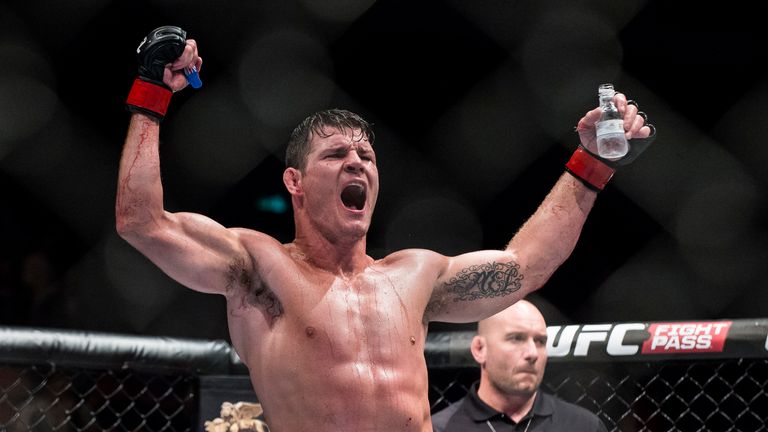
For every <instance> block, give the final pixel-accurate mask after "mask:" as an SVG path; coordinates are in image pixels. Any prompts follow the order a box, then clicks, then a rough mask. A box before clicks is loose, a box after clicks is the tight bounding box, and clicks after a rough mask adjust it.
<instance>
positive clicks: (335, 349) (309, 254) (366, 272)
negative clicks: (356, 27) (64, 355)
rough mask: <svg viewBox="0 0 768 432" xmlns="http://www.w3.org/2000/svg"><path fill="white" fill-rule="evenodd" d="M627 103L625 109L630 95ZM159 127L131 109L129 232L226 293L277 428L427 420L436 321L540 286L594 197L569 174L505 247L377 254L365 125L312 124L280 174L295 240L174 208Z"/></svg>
mask: <svg viewBox="0 0 768 432" xmlns="http://www.w3.org/2000/svg"><path fill="white" fill-rule="evenodd" d="M190 42H191V43H190ZM187 43H188V46H187V49H186V50H185V53H184V54H183V55H182V57H180V59H179V60H177V61H176V62H174V64H173V65H172V66H170V67H169V69H170V70H171V71H172V73H171V76H170V77H169V78H168V79H167V80H166V83H167V84H168V85H169V86H170V87H171V88H172V89H173V90H180V89H181V88H183V86H184V85H186V83H185V81H184V80H183V79H177V78H180V74H181V72H180V71H181V69H182V68H183V67H184V66H186V65H188V64H193V63H194V64H196V65H198V69H199V65H200V63H201V60H200V59H199V57H198V56H197V49H196V45H194V41H191V40H188V41H187ZM182 78H183V77H182ZM619 108H620V110H621V109H624V110H625V111H628V110H629V108H627V106H626V100H623V105H622V104H620V106H619ZM599 114H600V113H599V110H593V111H590V112H589V113H587V116H585V119H586V120H585V119H582V121H583V122H586V123H590V122H591V123H592V124H593V123H594V121H593V118H594V120H596V118H595V116H597V117H599ZM646 129H647V128H646ZM635 132H637V131H636V130H635ZM159 133H160V126H159V124H158V123H157V122H156V121H155V120H153V119H151V118H150V117H147V116H145V115H143V114H140V113H134V114H132V116H131V122H130V125H129V129H128V134H127V138H126V142H125V146H124V149H123V154H122V158H121V161H120V174H119V180H118V191H117V202H116V221H117V230H118V233H119V234H120V235H121V236H122V237H123V238H124V239H126V240H127V241H128V242H129V243H130V244H131V245H133V246H134V247H135V248H137V249H138V250H139V251H141V252H142V253H143V254H144V255H146V256H147V257H148V258H149V259H150V260H152V262H154V263H155V264H156V265H157V266H158V267H160V268H161V269H162V270H163V271H164V272H165V273H167V274H168V275H169V276H170V277H172V278H174V279H175V280H177V281H178V282H179V283H181V284H183V285H185V286H187V287H189V288H191V289H194V290H197V291H201V292H207V293H215V294H220V295H224V296H225V297H226V299H227V316H228V321H229V331H230V335H231V340H232V344H233V346H234V348H235V350H236V351H237V353H238V354H239V356H240V357H241V359H242V360H243V362H244V363H245V364H246V365H247V366H248V369H249V371H250V376H251V380H252V382H253V386H254V389H255V390H256V393H257V395H258V397H259V401H260V402H261V403H262V406H263V408H264V413H265V417H266V420H267V423H268V424H269V427H270V429H271V430H272V431H273V432H299V431H313V432H337V431H350V432H360V431H387V432H389V431H413V432H417V431H418V432H429V431H431V430H432V425H431V420H430V415H429V401H428V387H427V368H426V363H425V360H424V352H423V351H424V342H425V338H426V332H427V325H428V323H429V322H430V321H446V322H471V321H477V320H479V319H482V318H485V317H488V316H490V315H493V314H495V313H496V312H499V311H501V310H502V309H505V308H506V307H508V306H509V305H511V304H512V303H514V302H515V301H517V300H519V299H521V298H522V297H524V296H525V295H526V294H528V293H530V292H531V291H533V290H535V289H538V288H539V287H541V286H542V285H543V284H544V282H545V281H546V280H547V279H548V278H549V276H550V275H551V274H552V273H553V272H554V271H555V269H556V268H557V267H558V266H559V265H560V264H561V263H562V262H563V261H564V260H565V259H566V257H567V256H568V255H569V254H570V253H571V251H572V250H573V247H574V245H575V243H576V240H577V239H578V236H579V233H580V231H581V228H582V225H583V223H584V221H585V218H586V216H587V213H588V212H589V210H590V209H591V207H592V204H593V202H594V200H595V197H596V193H595V192H593V191H590V190H589V189H587V188H586V187H584V186H583V185H582V184H581V182H579V181H578V180H576V179H575V178H574V177H572V176H571V175H570V174H564V175H563V176H562V177H561V178H560V179H559V180H558V182H557V183H556V185H555V186H554V188H553V189H552V191H551V192H550V193H549V194H548V196H547V197H546V198H545V200H544V201H543V203H542V204H541V206H540V207H539V209H538V210H537V211H536V212H535V214H534V215H533V216H532V217H531V218H530V219H529V220H528V221H527V222H526V223H525V224H524V226H523V227H522V228H521V229H520V231H519V232H518V233H517V234H516V235H515V236H514V238H513V239H512V241H511V242H510V243H509V244H508V245H507V247H506V248H505V249H504V250H488V251H479V252H471V253H467V254H463V255H459V256H455V257H447V256H444V255H441V254H438V253H436V252H432V251H428V250H419V249H410V250H404V251H400V252H395V253H393V254H391V255H389V256H387V257H385V258H383V259H381V260H374V259H373V258H371V257H370V256H368V255H367V254H366V234H367V232H368V228H369V226H370V222H371V217H372V214H373V209H374V207H375V204H376V198H377V196H378V190H379V175H378V168H377V166H376V155H375V152H374V150H373V147H372V146H371V144H370V143H369V142H368V140H367V139H366V138H365V137H364V136H363V134H361V132H360V131H359V130H349V129H343V130H339V129H333V128H330V129H326V130H325V131H324V133H323V134H310V137H309V138H310V153H309V155H308V156H307V163H306V167H305V168H304V169H302V170H299V169H296V168H287V169H286V170H285V173H284V175H283V182H284V184H285V186H286V188H287V190H288V192H289V193H290V194H291V200H292V205H293V209H294V219H295V228H296V238H295V240H294V241H293V242H291V243H288V244H281V243H279V242H278V241H277V240H275V239H274V238H272V237H270V236H269V235H267V234H264V233H261V232H256V231H253V230H249V229H243V228H225V227H223V226H221V225H220V224H218V223H217V222H215V221H213V220H211V219H209V218H207V217H205V216H202V215H199V214H193V213H171V212H168V211H166V210H165V209H164V207H163V189H162V184H161V181H160V162H159V148H158V147H159ZM646 136H647V135H646ZM350 185H351V188H352V189H353V190H356V191H358V192H359V191H360V190H362V191H364V192H363V193H362V195H361V194H359V193H358V194H356V195H357V196H358V197H362V198H360V200H361V201H360V202H357V203H356V204H350V203H349V202H346V203H345V200H344V199H342V195H344V194H345V193H344V191H345V189H346V190H350V189H348V187H350ZM352 195H355V194H352ZM446 235H451V233H446Z"/></svg>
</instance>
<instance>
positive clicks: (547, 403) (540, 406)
mask: <svg viewBox="0 0 768 432" xmlns="http://www.w3.org/2000/svg"><path fill="white" fill-rule="evenodd" d="M479 386H480V382H479V381H477V382H475V383H474V384H472V387H471V388H470V389H469V393H468V394H467V399H466V400H465V401H464V404H463V407H462V409H463V410H465V411H466V412H467V415H468V416H469V418H470V419H472V420H473V421H476V422H484V421H486V420H490V419H492V418H495V417H502V416H503V417H506V414H504V413H501V412H499V411H496V410H495V409H494V408H493V407H491V406H490V405H488V404H487V403H485V402H483V401H482V400H481V399H480V397H479V396H478V395H477V389H478V387H479ZM554 411H555V408H554V403H553V402H552V399H551V398H550V397H549V396H548V395H546V394H544V393H542V392H541V391H540V390H539V391H537V392H536V399H535V400H534V401H533V408H532V409H531V411H529V412H528V414H526V415H525V416H524V417H523V418H522V419H521V421H523V420H526V419H528V418H529V417H531V415H534V416H537V417H546V416H551V415H552V414H553V413H554Z"/></svg>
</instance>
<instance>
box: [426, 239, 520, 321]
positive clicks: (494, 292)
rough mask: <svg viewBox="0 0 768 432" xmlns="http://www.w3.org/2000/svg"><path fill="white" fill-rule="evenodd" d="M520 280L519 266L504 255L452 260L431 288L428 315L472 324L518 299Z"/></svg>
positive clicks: (475, 255)
mask: <svg viewBox="0 0 768 432" xmlns="http://www.w3.org/2000/svg"><path fill="white" fill-rule="evenodd" d="M523 279H524V275H523V273H522V271H521V267H520V264H519V263H518V262H517V260H516V259H515V256H514V255H513V254H510V253H507V252H496V251H485V252H475V253H472V254H466V255H462V256H459V257H455V258H453V259H451V260H450V262H449V264H448V266H447V268H446V271H445V272H444V273H443V274H442V275H441V277H440V278H439V279H438V281H437V284H436V286H435V287H434V290H433V293H432V296H431V298H430V302H429V304H428V306H427V315H428V316H429V317H430V318H431V319H433V320H442V321H455V322H463V321H475V320H477V319H480V318H482V317H484V316H487V315H488V314H490V313H491V312H493V311H497V310H500V308H503V307H504V306H505V305H507V304H511V303H513V302H514V301H516V300H518V299H519V297H521V296H522V293H521V289H522V287H523Z"/></svg>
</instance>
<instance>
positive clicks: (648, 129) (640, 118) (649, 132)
mask: <svg viewBox="0 0 768 432" xmlns="http://www.w3.org/2000/svg"><path fill="white" fill-rule="evenodd" d="M613 101H614V103H615V104H616V108H617V109H618V110H619V113H620V114H621V115H622V116H623V117H624V136H625V137H626V138H627V141H628V142H629V153H627V155H626V156H624V157H623V158H621V159H618V160H615V161H609V160H607V159H603V158H601V157H600V156H598V155H597V137H596V135H595V132H596V129H597V128H596V126H595V124H596V123H597V122H598V121H599V120H600V114H601V111H600V108H599V107H598V108H595V109H593V110H592V111H589V112H587V113H586V114H585V115H584V117H582V118H581V120H579V123H578V124H577V125H576V132H578V133H579V140H580V141H581V146H582V147H583V148H585V149H586V150H587V151H588V152H589V153H590V154H592V156H594V157H596V158H598V159H600V160H601V161H603V162H605V163H606V164H608V165H609V166H611V167H617V166H623V165H627V164H629V163H631V162H632V161H634V160H635V159H636V158H637V157H638V156H639V155H640V153H642V152H643V151H645V149H646V148H648V146H649V145H650V144H651V142H653V140H654V139H655V138H656V128H655V127H654V126H653V125H652V124H650V123H648V116H647V115H646V114H645V113H644V112H642V111H640V107H639V106H638V104H637V102H635V101H633V100H627V97H626V96H625V95H624V94H622V93H616V95H615V96H614V98H613Z"/></svg>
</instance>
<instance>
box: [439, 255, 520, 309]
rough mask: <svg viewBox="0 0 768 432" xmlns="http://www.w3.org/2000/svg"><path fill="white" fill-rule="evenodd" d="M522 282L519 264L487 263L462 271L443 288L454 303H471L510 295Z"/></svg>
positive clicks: (511, 262) (510, 262) (512, 262)
mask: <svg viewBox="0 0 768 432" xmlns="http://www.w3.org/2000/svg"><path fill="white" fill-rule="evenodd" d="M522 280H523V275H522V274H521V273H520V264H517V263H516V262H514V261H509V262H489V263H485V264H480V265H473V266H470V267H467V268H464V269H462V270H461V271H459V272H458V273H457V274H456V276H454V277H452V278H451V279H450V280H449V281H448V282H446V283H445V285H444V288H445V291H446V293H447V294H452V295H453V301H454V302H458V301H472V300H479V299H483V298H492V297H502V296H505V295H509V294H512V293H513V292H515V291H518V290H519V289H520V288H521V287H522Z"/></svg>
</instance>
